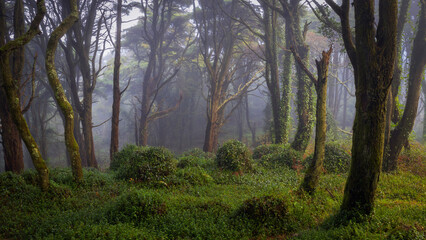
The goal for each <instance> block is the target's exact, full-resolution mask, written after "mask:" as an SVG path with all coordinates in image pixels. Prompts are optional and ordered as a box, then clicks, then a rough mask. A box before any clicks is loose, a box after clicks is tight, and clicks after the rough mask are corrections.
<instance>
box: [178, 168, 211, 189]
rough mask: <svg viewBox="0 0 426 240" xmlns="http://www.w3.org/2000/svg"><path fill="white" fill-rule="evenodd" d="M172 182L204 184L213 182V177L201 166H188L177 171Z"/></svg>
mask: <svg viewBox="0 0 426 240" xmlns="http://www.w3.org/2000/svg"><path fill="white" fill-rule="evenodd" d="M172 182H173V183H175V184H183V185H186V184H188V185H193V186H195V185H198V186H202V185H208V184H211V183H212V182H213V178H212V177H211V176H210V175H209V174H208V173H207V171H206V170H204V169H203V168H201V167H186V168H183V169H179V170H178V171H177V172H176V174H175V178H174V179H172Z"/></svg>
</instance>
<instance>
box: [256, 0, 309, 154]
mask: <svg viewBox="0 0 426 240" xmlns="http://www.w3.org/2000/svg"><path fill="white" fill-rule="evenodd" d="M263 1H264V0H263ZM279 2H280V3H281V9H278V12H279V13H280V14H281V15H282V16H283V17H284V19H285V22H286V39H288V40H286V41H291V42H292V43H293V44H294V47H295V48H296V49H297V50H296V51H297V53H298V55H299V56H300V58H301V59H302V61H303V62H306V61H307V59H309V46H307V45H306V44H305V37H306V33H307V30H308V24H306V23H305V25H304V28H303V29H301V27H300V12H301V1H300V0H290V1H288V0H279ZM287 25H288V26H287ZM287 27H288V28H287ZM287 45H288V44H287ZM290 61H291V60H290V57H289V56H286V57H285V62H286V63H289V62H290ZM289 71H290V69H286V70H285V75H284V76H285V82H287V80H286V79H289V76H290V74H289ZM296 75H297V100H296V103H297V115H298V124H297V131H296V135H295V137H294V141H293V142H292V144H291V147H292V148H293V149H295V150H297V151H301V152H304V151H305V150H306V148H307V147H308V143H309V139H310V138H311V134H312V115H313V99H312V94H311V92H312V90H311V83H310V81H309V80H308V77H307V76H306V73H305V72H304V71H303V70H302V69H301V67H300V65H296ZM287 84H289V83H287ZM287 91H288V90H287Z"/></svg>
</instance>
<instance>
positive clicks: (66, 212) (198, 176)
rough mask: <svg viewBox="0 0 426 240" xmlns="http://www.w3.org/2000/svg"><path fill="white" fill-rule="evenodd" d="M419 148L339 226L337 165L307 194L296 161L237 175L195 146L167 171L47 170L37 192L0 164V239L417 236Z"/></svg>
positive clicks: (424, 221)
mask: <svg viewBox="0 0 426 240" xmlns="http://www.w3.org/2000/svg"><path fill="white" fill-rule="evenodd" d="M142 151H144V150H142ZM424 151H426V149H425V147H424V146H421V145H413V146H412V147H411V150H410V151H405V152H403V154H402V156H401V158H400V160H399V161H400V162H399V164H400V169H401V170H400V171H399V172H398V173H393V174H383V175H382V176H381V180H380V182H379V186H378V191H377V201H376V208H375V212H374V214H373V215H372V216H371V217H368V219H366V221H362V222H358V223H357V222H349V223H346V224H341V221H340V219H339V218H338V217H336V216H335V214H336V213H337V212H338V209H339V205H340V203H341V201H342V197H343V188H344V183H345V179H346V177H347V175H346V173H328V172H327V173H326V174H325V175H323V177H321V180H320V183H319V186H318V188H317V191H316V193H315V194H314V195H313V196H309V195H305V194H302V193H300V192H299V191H298V188H299V185H300V182H301V180H302V177H303V171H304V170H302V169H301V168H296V169H292V168H289V167H287V166H285V165H276V166H275V167H274V168H266V167H263V166H262V165H261V164H259V162H258V161H257V160H255V163H257V164H255V165H254V167H253V169H252V171H249V172H244V173H243V174H242V173H240V172H233V171H227V170H223V169H221V168H219V167H218V166H217V164H216V163H215V161H214V159H213V158H212V157H211V155H210V156H208V155H207V154H203V153H202V152H201V151H200V150H196V149H195V150H191V151H188V152H186V153H184V154H182V155H181V156H179V157H178V158H179V159H180V161H179V163H180V164H178V166H179V168H178V169H177V171H176V172H174V173H173V174H171V175H168V176H167V177H166V178H163V179H155V180H153V179H150V180H147V181H142V179H139V180H138V179H135V178H128V177H126V178H123V179H121V177H120V176H119V174H118V173H119V168H118V169H117V170H114V171H113V170H110V171H107V172H101V171H98V170H96V169H86V170H84V176H85V177H84V180H83V182H82V183H81V185H79V186H77V185H76V184H75V183H74V182H73V177H72V173H71V170H70V169H69V168H66V169H63V168H61V169H51V188H50V190H49V191H48V192H42V191H41V190H40V188H39V187H38V186H37V182H36V172H34V171H27V172H25V173H24V174H22V175H16V174H13V173H11V172H7V173H3V174H1V175H0V223H1V224H0V238H5V239H9V238H12V239H72V238H75V239H188V238H189V239H253V238H260V239H262V238H266V237H272V238H273V239H275V238H276V239H289V238H290V239H424V238H425V226H426V218H425V216H426V215H425V212H426V196H425V192H426V188H425V184H426V178H425V172H424V163H425V156H424ZM132 152H134V153H135V154H141V149H140V148H137V147H126V148H125V149H124V150H122V152H120V153H119V154H118V155H117V158H120V159H121V160H120V161H123V159H122V157H123V155H124V154H126V155H128V156H131V153H132ZM151 152H152V151H151ZM157 153H158V152H157ZM165 156H167V154H165ZM129 159H130V158H129ZM326 159H327V158H326ZM124 161H125V160H124ZM157 161H160V162H164V161H163V160H161V159H158V158H157ZM183 162H185V163H183ZM326 162H327V160H326ZM195 169H196V170H195ZM419 169H423V171H422V170H420V171H419ZM236 173H238V174H236Z"/></svg>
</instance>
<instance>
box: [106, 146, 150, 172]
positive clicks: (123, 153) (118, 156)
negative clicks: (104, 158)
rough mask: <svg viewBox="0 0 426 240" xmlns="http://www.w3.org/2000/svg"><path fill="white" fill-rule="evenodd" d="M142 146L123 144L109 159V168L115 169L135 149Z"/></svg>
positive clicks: (130, 155)
mask: <svg viewBox="0 0 426 240" xmlns="http://www.w3.org/2000/svg"><path fill="white" fill-rule="evenodd" d="M142 148H143V147H138V146H136V145H132V144H128V145H126V146H124V147H123V148H122V149H121V150H120V151H119V152H117V153H115V154H114V156H113V157H112V159H111V163H110V165H109V169H111V170H117V169H118V168H119V167H120V166H121V165H123V164H125V163H126V162H128V161H129V159H130V158H131V157H132V156H133V154H134V152H135V151H136V150H142Z"/></svg>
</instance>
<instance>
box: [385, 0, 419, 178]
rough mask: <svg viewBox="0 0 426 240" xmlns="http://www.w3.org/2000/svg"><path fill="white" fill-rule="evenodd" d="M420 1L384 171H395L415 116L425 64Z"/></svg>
mask: <svg viewBox="0 0 426 240" xmlns="http://www.w3.org/2000/svg"><path fill="white" fill-rule="evenodd" d="M420 3H421V9H420V14H419V23H418V26H417V33H416V36H415V38H414V42H413V50H412V55H411V62H410V70H409V77H408V91H407V100H406V102H405V109H404V113H403V115H402V118H401V120H400V121H399V122H398V125H397V126H396V127H395V129H394V130H393V131H392V133H391V137H390V142H389V148H388V150H389V153H388V155H387V156H386V157H387V161H386V164H385V169H384V170H385V171H395V170H396V169H397V161H398V156H399V154H400V153H401V150H402V147H403V146H404V144H405V143H406V142H407V141H408V137H409V135H410V133H411V131H412V130H413V127H414V121H415V119H416V116H417V108H418V104H419V99H420V90H421V83H422V78H423V73H424V71H425V65H426V47H425V46H426V1H425V0H421V1H420Z"/></svg>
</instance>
